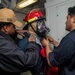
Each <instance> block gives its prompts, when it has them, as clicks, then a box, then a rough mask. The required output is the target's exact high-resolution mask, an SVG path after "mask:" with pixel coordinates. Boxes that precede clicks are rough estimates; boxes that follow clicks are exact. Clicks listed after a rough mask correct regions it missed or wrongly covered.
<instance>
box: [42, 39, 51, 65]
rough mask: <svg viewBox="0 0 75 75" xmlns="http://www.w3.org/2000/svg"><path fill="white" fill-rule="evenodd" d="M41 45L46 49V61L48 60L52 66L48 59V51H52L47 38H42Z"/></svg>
mask: <svg viewBox="0 0 75 75" xmlns="http://www.w3.org/2000/svg"><path fill="white" fill-rule="evenodd" d="M42 45H43V46H44V47H45V49H46V58H47V62H48V64H49V65H50V66H52V65H51V63H50V61H49V53H50V52H52V50H51V49H50V47H49V40H48V39H43V40H42Z"/></svg>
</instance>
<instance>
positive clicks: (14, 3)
mask: <svg viewBox="0 0 75 75" xmlns="http://www.w3.org/2000/svg"><path fill="white" fill-rule="evenodd" d="M16 2H17V0H11V1H10V9H13V10H14V9H15V7H16Z"/></svg>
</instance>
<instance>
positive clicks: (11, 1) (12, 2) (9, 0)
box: [1, 0, 46, 14]
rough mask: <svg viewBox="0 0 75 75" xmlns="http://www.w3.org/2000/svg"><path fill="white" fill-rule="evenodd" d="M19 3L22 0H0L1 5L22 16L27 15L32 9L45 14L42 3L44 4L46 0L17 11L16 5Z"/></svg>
mask: <svg viewBox="0 0 75 75" xmlns="http://www.w3.org/2000/svg"><path fill="white" fill-rule="evenodd" d="M20 1H22V0H1V3H3V4H4V6H5V7H8V8H10V9H13V10H14V11H15V12H19V13H22V14H27V13H28V12H29V11H30V10H32V9H40V10H41V11H42V12H43V14H45V8H44V3H45V2H46V0H38V1H37V2H36V3H34V4H32V5H30V6H27V7H25V8H23V9H17V8H16V4H17V3H19V2H20Z"/></svg>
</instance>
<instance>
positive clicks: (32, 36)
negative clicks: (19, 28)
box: [28, 34, 36, 42]
mask: <svg viewBox="0 0 75 75" xmlns="http://www.w3.org/2000/svg"><path fill="white" fill-rule="evenodd" d="M30 41H33V42H36V38H35V37H34V35H32V34H31V35H30V37H29V38H28V42H30Z"/></svg>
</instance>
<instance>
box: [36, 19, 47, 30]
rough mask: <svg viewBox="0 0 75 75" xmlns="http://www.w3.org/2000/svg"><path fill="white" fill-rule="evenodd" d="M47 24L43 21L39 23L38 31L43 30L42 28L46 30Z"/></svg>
mask: <svg viewBox="0 0 75 75" xmlns="http://www.w3.org/2000/svg"><path fill="white" fill-rule="evenodd" d="M45 27H46V26H45V22H44V20H41V21H37V28H38V29H42V28H45Z"/></svg>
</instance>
